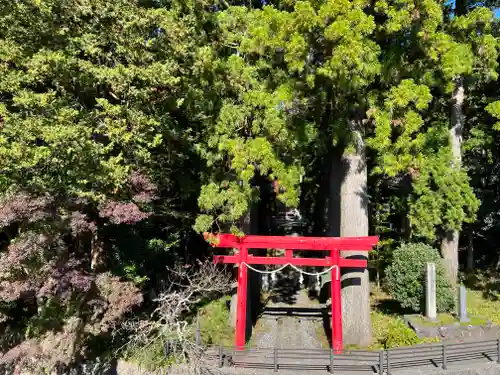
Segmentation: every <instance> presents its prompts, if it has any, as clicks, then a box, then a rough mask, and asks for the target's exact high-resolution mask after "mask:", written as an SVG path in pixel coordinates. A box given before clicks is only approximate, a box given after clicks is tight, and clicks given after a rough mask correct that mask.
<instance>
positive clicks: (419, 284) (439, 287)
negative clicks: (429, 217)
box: [385, 243, 455, 312]
mask: <svg viewBox="0 0 500 375" xmlns="http://www.w3.org/2000/svg"><path fill="white" fill-rule="evenodd" d="M429 262H430V263H435V264H436V307H437V310H438V312H445V311H450V310H452V309H453V308H454V307H455V293H454V290H453V288H452V287H451V285H450V283H449V282H448V280H447V279H446V277H445V273H444V268H443V265H442V262H441V257H440V255H439V252H438V251H437V250H436V249H434V248H432V247H431V246H429V245H426V244H423V243H413V244H402V245H401V246H400V247H398V248H397V249H396V250H394V253H393V258H392V263H391V264H390V265H389V267H387V269H386V280H385V287H386V288H387V290H388V292H389V293H390V295H391V296H392V297H393V298H394V299H396V300H397V301H398V302H399V303H400V304H401V306H402V307H403V308H409V309H411V310H413V311H415V312H421V311H422V309H423V308H424V306H425V272H426V264H427V263H429Z"/></svg>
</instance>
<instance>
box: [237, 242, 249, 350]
mask: <svg viewBox="0 0 500 375" xmlns="http://www.w3.org/2000/svg"><path fill="white" fill-rule="evenodd" d="M239 251H240V253H239V258H240V259H239V260H240V262H239V268H238V306H237V311H236V335H235V341H236V350H244V349H245V342H246V320H247V284H248V268H247V266H246V264H244V263H246V261H247V259H248V249H247V248H246V247H245V246H240V248H239Z"/></svg>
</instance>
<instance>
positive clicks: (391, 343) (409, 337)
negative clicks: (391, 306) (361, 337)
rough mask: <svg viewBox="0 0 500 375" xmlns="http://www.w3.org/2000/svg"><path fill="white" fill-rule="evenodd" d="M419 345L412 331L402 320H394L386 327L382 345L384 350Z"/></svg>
mask: <svg viewBox="0 0 500 375" xmlns="http://www.w3.org/2000/svg"><path fill="white" fill-rule="evenodd" d="M419 343H420V339H419V338H418V336H417V334H416V333H415V331H414V330H413V329H411V328H410V327H408V324H406V323H405V322H404V321H403V320H402V319H394V320H393V321H391V323H390V324H389V327H388V331H387V335H386V336H385V338H384V340H383V342H382V344H383V345H384V348H385V349H390V348H397V347H400V346H412V345H416V344H419Z"/></svg>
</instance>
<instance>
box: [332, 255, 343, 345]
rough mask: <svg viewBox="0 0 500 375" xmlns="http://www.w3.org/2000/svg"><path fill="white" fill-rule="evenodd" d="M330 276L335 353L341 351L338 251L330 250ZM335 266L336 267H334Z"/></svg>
mask: <svg viewBox="0 0 500 375" xmlns="http://www.w3.org/2000/svg"><path fill="white" fill-rule="evenodd" d="M331 258H332V264H333V265H334V268H332V271H331V272H332V276H331V280H332V281H331V288H332V292H331V301H332V349H333V350H334V351H335V353H339V352H341V351H342V296H341V288H340V267H339V260H340V255H339V251H338V250H331ZM335 265H336V267H335Z"/></svg>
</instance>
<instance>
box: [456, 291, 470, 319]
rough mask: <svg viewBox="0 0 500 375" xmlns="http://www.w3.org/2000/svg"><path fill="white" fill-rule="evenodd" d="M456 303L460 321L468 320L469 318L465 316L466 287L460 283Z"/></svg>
mask: <svg viewBox="0 0 500 375" xmlns="http://www.w3.org/2000/svg"><path fill="white" fill-rule="evenodd" d="M458 303H459V307H460V322H461V323H467V322H469V321H470V319H469V318H468V317H467V289H466V288H465V286H463V285H460V296H459V299H458Z"/></svg>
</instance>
